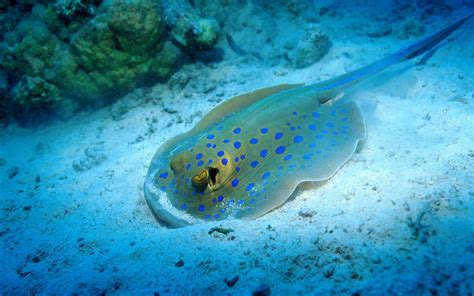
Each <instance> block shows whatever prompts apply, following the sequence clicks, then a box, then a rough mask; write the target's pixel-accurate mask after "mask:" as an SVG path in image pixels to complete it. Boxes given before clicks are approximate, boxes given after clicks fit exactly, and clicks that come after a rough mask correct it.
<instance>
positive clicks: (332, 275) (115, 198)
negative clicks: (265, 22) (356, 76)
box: [0, 8, 474, 295]
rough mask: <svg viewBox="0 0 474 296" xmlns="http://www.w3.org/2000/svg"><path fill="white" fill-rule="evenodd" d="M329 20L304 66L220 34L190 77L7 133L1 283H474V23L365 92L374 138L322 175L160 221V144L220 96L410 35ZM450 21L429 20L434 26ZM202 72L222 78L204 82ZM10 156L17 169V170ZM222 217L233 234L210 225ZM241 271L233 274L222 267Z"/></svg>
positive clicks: (206, 290)
mask: <svg viewBox="0 0 474 296" xmlns="http://www.w3.org/2000/svg"><path fill="white" fill-rule="evenodd" d="M349 10H350V9H349V8H347V10H344V11H343V13H344V14H346V15H348V14H349ZM453 15H455V14H453ZM453 19H455V17H453V18H450V20H453ZM436 20H437V21H436ZM330 22H334V24H333V25H331V26H328V28H327V31H329V34H330V36H331V39H332V40H333V47H332V48H331V50H330V53H329V54H328V55H327V56H326V57H325V58H324V59H323V60H322V61H320V62H319V63H316V64H315V65H313V66H311V67H309V68H306V69H303V70H292V69H288V68H285V67H283V66H274V67H271V66H268V65H265V64H262V63H259V62H258V61H257V60H255V59H252V58H240V57H237V56H236V55H235V54H233V53H231V52H230V51H229V50H228V47H227V46H226V44H225V43H224V42H222V43H221V44H219V46H220V47H222V48H224V49H225V50H226V59H225V61H224V62H222V63H218V64H213V65H211V66H206V65H202V64H196V65H188V66H185V67H184V68H183V69H181V71H180V72H178V73H176V74H175V76H174V77H173V78H172V79H171V81H179V79H178V78H179V77H186V75H189V77H190V81H189V82H188V83H187V85H186V87H185V88H184V90H180V89H179V88H177V89H173V88H172V87H170V86H169V85H170V84H171V82H170V83H169V84H168V85H156V86H155V87H153V88H151V89H138V90H136V91H135V92H132V93H131V94H129V95H127V96H126V97H124V98H122V99H120V100H119V101H118V102H117V103H115V104H114V105H113V106H111V107H107V108H104V109H101V110H97V111H91V112H86V113H82V114H79V115H77V116H76V117H75V118H73V119H72V120H70V121H68V122H64V123H58V124H53V125H51V126H47V127H40V128H38V129H36V130H31V129H22V128H18V127H16V126H10V127H9V128H8V129H7V130H6V131H5V132H2V134H1V135H0V141H1V149H0V158H3V159H5V160H6V161H7V164H6V165H4V166H0V176H2V177H1V179H0V210H1V213H0V215H1V216H0V217H1V220H0V244H1V249H2V255H1V256H0V294H4V293H6V294H28V293H46V294H64V293H72V292H78V293H81V294H82V293H87V294H99V293H117V294H122V293H131V292H132V291H135V293H134V294H135V295H137V294H145V295H150V294H152V293H153V292H158V293H160V295H167V294H200V295H203V294H251V292H252V291H254V290H255V289H256V288H257V287H258V286H259V285H260V284H268V285H269V287H270V289H271V291H272V293H274V294H275V295H290V293H291V294H292V295H294V294H296V293H301V294H313V293H318V294H319V293H325V292H329V291H333V292H344V293H355V292H369V293H371V294H377V293H381V292H387V291H391V292H393V293H397V294H398V293H400V294H403V293H409V292H414V291H415V290H416V289H419V288H422V289H423V290H424V291H425V292H426V293H429V292H430V291H438V292H439V293H441V294H446V293H448V292H453V293H454V294H458V293H459V294H464V295H466V294H467V293H468V292H469V291H470V293H472V292H473V291H474V263H473V262H474V186H473V185H474V181H473V180H474V75H473V74H472V72H473V69H474V51H473V48H474V38H472V36H473V34H472V33H473V30H472V21H471V22H470V24H469V26H468V28H467V29H466V32H465V33H464V35H463V36H462V38H460V39H459V40H457V41H455V42H453V43H449V44H448V45H446V46H445V47H443V48H441V49H440V50H439V52H438V53H436V54H435V55H434V57H433V58H432V59H431V60H429V62H428V63H427V64H426V65H425V66H422V67H411V68H409V69H408V70H405V71H404V72H403V73H402V74H403V75H402V76H400V77H392V78H391V79H390V81H388V82H387V83H385V84H383V85H379V86H377V87H374V88H371V89H366V90H362V91H361V92H360V93H359V94H358V96H357V97H358V98H360V100H361V102H362V106H363V109H364V112H365V114H366V117H367V121H368V123H367V126H368V139H367V141H366V143H365V145H364V147H363V149H362V150H361V152H360V153H359V154H357V155H355V156H354V158H353V159H352V160H351V161H349V162H348V163H347V164H346V165H344V166H343V167H342V169H341V170H340V171H339V172H338V173H337V174H336V175H335V176H334V177H333V178H332V179H330V180H329V181H328V182H326V183H325V184H321V185H320V186H315V185H308V186H304V187H305V188H303V189H302V190H299V191H298V192H297V193H296V194H295V196H294V199H293V200H292V201H290V202H288V203H286V204H285V205H284V206H283V207H281V208H279V209H277V210H275V211H273V212H272V213H270V214H268V215H266V216H264V217H262V218H260V219H257V220H255V221H225V222H222V223H204V224H200V225H194V226H189V227H185V228H181V229H167V228H164V227H162V226H161V225H159V224H158V223H157V222H156V221H155V219H154V217H153V216H152V214H151V212H150V210H149V208H148V207H147V205H146V203H145V200H144V197H143V181H144V178H145V175H146V172H147V167H148V164H149V162H150V160H151V158H152V156H153V154H154V152H155V151H156V149H157V148H158V147H159V146H160V145H161V144H162V143H163V142H164V141H166V140H167V139H169V138H171V137H172V136H174V135H177V134H179V133H182V132H184V131H186V130H188V129H190V128H191V127H192V126H193V125H194V124H196V122H197V121H198V120H199V119H200V117H201V116H202V115H204V114H205V113H206V112H207V111H209V110H211V109H212V108H213V107H214V106H216V105H217V104H218V103H217V101H218V100H221V99H225V98H227V97H229V96H232V95H234V94H237V93H241V92H245V91H249V90H252V89H255V88H261V87H264V86H268V85H274V84H279V83H287V82H307V83H310V82H315V81H319V80H322V79H326V78H328V77H331V76H333V75H336V74H341V73H343V72H344V71H345V70H348V69H354V68H357V67H359V66H361V65H363V64H365V63H367V62H370V61H373V60H375V59H377V58H380V57H382V56H384V55H386V54H388V53H390V52H393V51H394V50H396V49H398V48H399V47H400V46H402V45H405V44H407V42H410V41H413V40H415V39H410V40H399V39H397V38H396V37H394V36H392V35H390V36H387V37H383V38H377V39H371V38H369V37H366V36H365V35H364V34H361V32H360V27H361V26H363V25H366V24H369V25H370V20H368V19H365V20H360V19H357V18H356V17H355V16H354V17H352V18H351V17H348V18H344V19H342V18H339V17H336V18H335V19H331V18H327V19H323V21H322V25H323V26H324V25H328V24H330ZM447 23H449V21H448V20H446V19H445V20H444V21H443V18H441V17H439V18H430V19H429V24H430V25H429V26H427V28H426V30H427V31H428V32H432V31H434V30H435V29H438V28H441V27H442V26H443V25H446V24H447ZM431 24H434V25H431ZM374 26H375V24H374ZM343 53H348V55H347V54H346V55H344V54H343ZM347 56H351V57H353V59H351V58H349V57H347ZM282 73H283V74H284V75H283V76H282ZM177 77H178V78H177ZM209 81H215V82H212V85H215V86H216V88H215V89H213V90H211V91H209V92H207V93H204V92H203V90H204V89H205V87H203V85H204V86H205V85H206V83H209ZM165 108H166V109H167V110H168V111H170V110H175V111H177V112H176V113H172V114H171V113H169V112H166V111H165ZM121 109H123V110H126V112H125V113H123V114H121V112H120V110H121ZM120 114H121V115H120ZM112 115H113V116H112ZM117 116H119V117H120V118H118V119H116V120H114V119H113V117H117ZM152 131H153V132H152ZM86 151H87V154H86ZM81 161H82V163H81ZM74 164H76V169H77V168H80V169H82V170H83V171H77V170H75V169H74V167H73V165H74ZM14 166H17V167H18V168H19V173H18V175H17V176H15V177H13V178H12V179H9V178H8V177H7V175H8V171H9V170H10V169H11V167H14ZM88 167H90V168H89V169H88ZM37 177H39V178H40V180H38V181H35V179H37ZM28 207H30V208H28ZM303 216H304V217H303ZM309 216H311V217H309ZM216 225H222V226H223V227H226V228H232V229H234V232H232V233H230V234H229V235H227V236H225V235H223V234H216V233H214V234H212V235H209V234H208V231H209V229H211V228H212V227H213V226H216ZM180 260H182V261H183V262H184V265H183V266H182V267H177V266H175V264H176V263H177V262H178V261H180ZM237 275H238V276H239V277H240V279H239V280H238V281H237V283H236V284H235V286H234V287H228V286H227V285H226V283H225V282H224V279H225V278H229V279H230V278H232V277H234V276H237ZM137 292H139V293H137Z"/></svg>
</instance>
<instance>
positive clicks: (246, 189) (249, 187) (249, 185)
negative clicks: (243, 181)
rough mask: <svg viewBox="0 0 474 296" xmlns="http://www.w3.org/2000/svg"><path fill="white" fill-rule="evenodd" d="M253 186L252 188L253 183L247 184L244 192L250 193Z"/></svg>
mask: <svg viewBox="0 0 474 296" xmlns="http://www.w3.org/2000/svg"><path fill="white" fill-rule="evenodd" d="M253 186H254V184H253V183H249V184H248V185H247V187H245V191H250V190H252V188H253Z"/></svg>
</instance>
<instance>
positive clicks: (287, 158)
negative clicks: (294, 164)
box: [283, 154, 293, 160]
mask: <svg viewBox="0 0 474 296" xmlns="http://www.w3.org/2000/svg"><path fill="white" fill-rule="evenodd" d="M292 157H293V156H292V155H291V154H288V155H287V156H285V157H284V158H283V160H290V159H291V158H292Z"/></svg>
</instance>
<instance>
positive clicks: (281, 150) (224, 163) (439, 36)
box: [145, 16, 470, 227]
mask: <svg viewBox="0 0 474 296" xmlns="http://www.w3.org/2000/svg"><path fill="white" fill-rule="evenodd" d="M469 17H470V16H468V17H465V18H463V19H460V20H459V21H457V22H455V23H454V24H452V25H451V26H449V27H447V28H445V29H443V30H441V31H438V32H436V33H434V34H432V35H429V36H427V37H425V38H423V39H421V40H420V41H418V42H416V43H414V44H412V45H410V46H407V47H405V48H402V49H401V50H399V51H397V52H395V53H394V54H392V55H390V56H388V57H386V58H383V59H381V60H379V61H376V62H374V63H372V64H370V65H368V66H365V67H363V68H360V69H358V70H355V71H353V72H349V73H346V74H344V75H342V76H339V77H336V78H333V79H330V80H327V81H324V82H321V83H316V84H312V85H307V86H304V85H301V84H283V85H278V86H273V87H268V88H263V89H259V90H256V91H253V92H250V93H246V94H242V95H239V96H236V97H233V98H231V99H228V100H227V101H225V102H223V103H222V104H220V105H219V106H217V107H216V108H215V109H213V110H211V111H210V112H209V113H208V114H207V115H205V116H204V117H203V118H202V119H201V120H200V121H199V123H198V124H197V125H196V126H195V127H194V128H193V129H191V130H190V131H188V132H186V133H184V134H181V135H178V136H176V137H174V138H172V139H171V140H169V141H167V142H166V143H165V144H163V145H162V146H161V147H160V148H159V149H158V151H157V152H156V154H155V156H154V157H153V159H152V161H151V164H150V168H149V171H148V175H147V177H146V180H145V197H146V200H147V202H148V205H149V206H150V207H151V209H152V211H153V213H154V214H155V216H156V217H157V219H158V220H159V221H161V222H162V223H164V224H167V225H169V226H172V227H179V226H184V225H188V224H193V223H198V222H200V221H206V220H208V221H209V220H210V221H212V220H214V221H215V220H223V219H229V218H238V219H254V218H257V217H260V216H262V215H264V214H265V213H268V212H269V211H271V210H273V209H275V208H276V207H278V206H280V205H282V204H283V203H284V202H285V201H286V200H287V199H288V198H289V197H290V195H291V194H292V193H293V191H294V190H295V189H296V187H297V186H298V184H300V183H302V182H305V181H323V180H326V179H328V178H330V177H331V176H333V175H334V174H335V173H336V171H337V170H338V169H339V168H340V167H341V166H342V165H343V164H344V163H346V162H347V161H348V160H349V159H350V158H351V156H352V155H353V154H354V152H355V151H356V149H357V146H358V144H359V142H360V141H362V140H364V139H365V137H366V127H365V123H364V118H363V115H362V113H361V110H360V109H359V107H358V105H357V104H356V103H355V102H353V101H351V100H350V99H347V93H348V92H349V91H350V90H352V88H351V86H353V85H355V84H357V83H358V82H360V81H362V80H364V79H366V78H368V77H371V76H374V75H376V74H378V73H380V72H381V71H382V70H384V69H386V68H387V67H389V66H392V65H394V64H397V63H400V62H403V61H407V60H410V59H413V58H415V57H418V56H421V55H424V54H429V53H430V51H431V50H435V49H436V48H437V47H438V45H439V44H440V43H441V42H442V41H443V40H445V39H446V38H447V37H448V36H449V35H450V34H451V33H452V32H453V31H455V30H456V29H457V28H458V27H460V26H461V25H462V24H463V23H465V22H466V21H467V20H468V19H469Z"/></svg>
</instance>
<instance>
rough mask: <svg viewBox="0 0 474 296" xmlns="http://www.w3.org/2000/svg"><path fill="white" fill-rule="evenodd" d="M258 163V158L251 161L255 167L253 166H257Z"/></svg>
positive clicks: (251, 164)
mask: <svg viewBox="0 0 474 296" xmlns="http://www.w3.org/2000/svg"><path fill="white" fill-rule="evenodd" d="M257 165H258V161H256V160H254V161H252V162H251V163H250V166H251V167H253V168H254V167H256V166H257Z"/></svg>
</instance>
